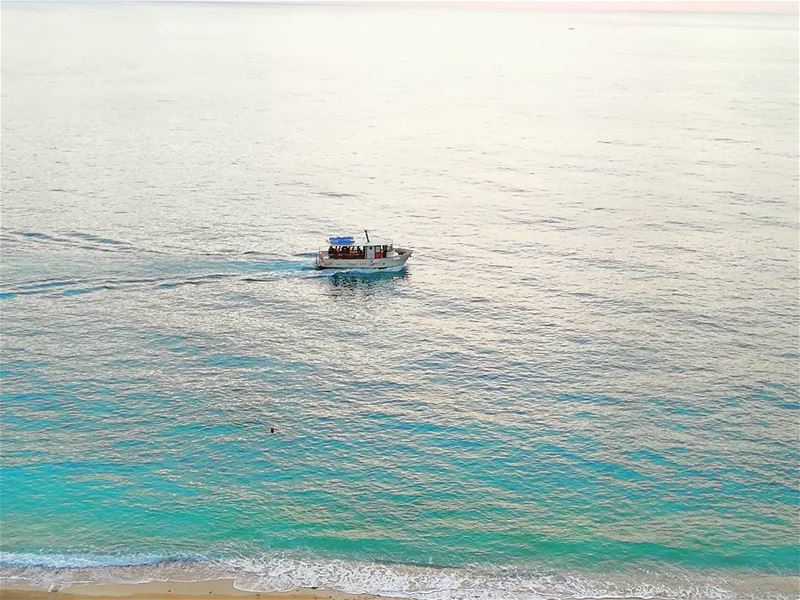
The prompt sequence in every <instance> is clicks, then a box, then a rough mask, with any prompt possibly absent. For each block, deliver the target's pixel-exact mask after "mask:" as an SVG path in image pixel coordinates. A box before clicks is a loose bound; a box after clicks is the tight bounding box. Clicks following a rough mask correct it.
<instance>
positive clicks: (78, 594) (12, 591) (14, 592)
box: [0, 579, 386, 600]
mask: <svg viewBox="0 0 800 600" xmlns="http://www.w3.org/2000/svg"><path fill="white" fill-rule="evenodd" d="M98 598H125V599H128V600H176V599H177V600H198V599H199V598H215V599H216V600H243V599H245V598H264V599H265V600H379V599H378V597H377V596H368V595H354V594H345V593H343V592H338V591H336V590H322V589H320V590H310V589H306V590H296V591H291V592H245V591H242V590H237V589H236V588H235V587H233V581H232V580H229V579H219V580H211V581H194V582H182V581H181V582H178V581H157V582H150V583H135V584H117V585H72V586H69V587H67V588H63V589H61V590H58V591H47V590H43V589H40V588H38V589H37V588H33V587H26V586H23V585H19V586H16V585H9V584H7V583H5V584H4V585H3V586H2V588H0V600H97V599H98ZM380 600H386V598H384V597H382V598H381V599H380Z"/></svg>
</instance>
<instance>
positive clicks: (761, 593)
mask: <svg viewBox="0 0 800 600" xmlns="http://www.w3.org/2000/svg"><path fill="white" fill-rule="evenodd" d="M0 578H2V580H5V581H20V582H25V583H27V584H32V585H35V586H40V587H45V588H48V589H51V590H52V589H60V588H63V587H67V586H70V585H73V584H78V583H80V584H87V583H128V584H132V583H145V582H150V581H184V582H185V581H202V580H213V579H231V580H232V581H233V582H234V586H235V587H236V588H238V589H240V590H243V591H251V592H283V591H288V590H293V589H298V588H307V589H311V588H319V589H335V590H339V591H341V592H345V593H351V594H374V595H378V596H389V597H400V598H409V599H413V600H467V599H470V600H544V599H564V600H566V599H578V598H581V599H604V598H605V599H610V598H631V599H642V600H662V599H672V598H680V599H681V600H694V599H697V600H701V599H702V600H715V599H717V600H756V599H759V600H784V599H785V600H788V599H790V598H795V597H796V594H797V590H798V581H799V580H798V578H797V577H794V576H778V575H757V574H750V575H741V574H740V575H732V574H727V573H721V572H713V573H692V572H687V571H677V572H672V573H657V572H653V571H647V572H639V573H624V574H623V573H616V572H615V573H609V574H598V573H589V572H585V573H584V572H564V571H556V570H547V569H542V570H534V569H531V570H520V569H517V568H511V567H492V568H481V567H473V568H447V567H441V568H440V567H431V566H420V565H408V564H397V563H379V562H366V561H365V562H358V561H345V560H337V559H322V558H319V559H315V558H302V557H297V556H291V555H285V554H266V555H262V556H254V557H243V556H240V557H229V558H209V557H205V556H199V555H198V556H182V557H173V558H170V557H167V556H161V555H158V554H133V555H107V556H103V555H78V554H75V555H70V554H35V553H8V552H6V553H0Z"/></svg>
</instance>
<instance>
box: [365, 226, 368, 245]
mask: <svg viewBox="0 0 800 600" xmlns="http://www.w3.org/2000/svg"><path fill="white" fill-rule="evenodd" d="M364 235H365V236H367V243H368V244H369V233H367V230H366V229H365V230H364Z"/></svg>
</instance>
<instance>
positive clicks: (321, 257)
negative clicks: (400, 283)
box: [314, 229, 413, 271]
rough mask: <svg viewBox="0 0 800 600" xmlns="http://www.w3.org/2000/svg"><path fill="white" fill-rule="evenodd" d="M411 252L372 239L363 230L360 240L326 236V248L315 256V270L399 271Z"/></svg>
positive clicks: (349, 237)
mask: <svg viewBox="0 0 800 600" xmlns="http://www.w3.org/2000/svg"><path fill="white" fill-rule="evenodd" d="M412 252H413V250H409V249H407V248H397V247H395V245H394V243H393V242H392V241H391V240H379V239H371V238H370V237H369V231H367V230H366V229H365V230H364V237H363V238H361V237H358V238H356V237H352V236H333V237H329V238H328V249H327V250H320V251H319V252H318V253H317V258H316V260H315V261H314V266H315V267H316V268H317V269H341V270H351V271H362V270H364V271H400V270H401V269H403V268H404V267H405V266H406V261H407V260H408V257H409V256H411V253H412Z"/></svg>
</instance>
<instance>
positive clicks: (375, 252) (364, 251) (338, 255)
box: [328, 237, 394, 260]
mask: <svg viewBox="0 0 800 600" xmlns="http://www.w3.org/2000/svg"><path fill="white" fill-rule="evenodd" d="M328 243H329V244H330V245H329V246H328V258H333V259H339V260H341V259H362V260H364V259H366V260H378V259H381V258H386V257H387V256H390V255H391V254H392V253H393V252H394V247H393V245H392V242H384V241H370V240H369V237H367V239H366V240H364V241H363V242H362V241H357V240H355V239H354V238H352V237H332V238H328Z"/></svg>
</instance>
